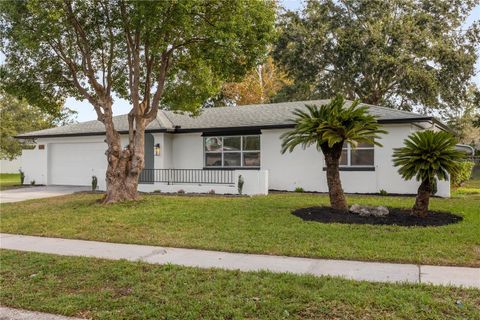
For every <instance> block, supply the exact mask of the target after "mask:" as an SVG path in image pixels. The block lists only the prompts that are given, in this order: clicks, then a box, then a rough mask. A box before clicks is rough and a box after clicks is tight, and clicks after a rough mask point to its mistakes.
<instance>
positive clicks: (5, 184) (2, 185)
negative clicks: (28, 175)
mask: <svg viewBox="0 0 480 320" xmlns="http://www.w3.org/2000/svg"><path fill="white" fill-rule="evenodd" d="M17 186H20V174H19V173H0V190H6V189H11V188H14V187H17Z"/></svg>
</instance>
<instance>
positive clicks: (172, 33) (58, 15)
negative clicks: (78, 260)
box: [0, 0, 275, 202]
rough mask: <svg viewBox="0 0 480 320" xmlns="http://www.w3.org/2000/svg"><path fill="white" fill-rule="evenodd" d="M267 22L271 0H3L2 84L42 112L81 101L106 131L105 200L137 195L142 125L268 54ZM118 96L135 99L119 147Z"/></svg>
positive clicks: (190, 106) (188, 107) (206, 93)
mask: <svg viewBox="0 0 480 320" xmlns="http://www.w3.org/2000/svg"><path fill="white" fill-rule="evenodd" d="M274 20H275V3H274V2H273V1H270V0H264V1H262V0H248V1H237V0H182V1H125V0H97V1H74V0H51V1H49V2H48V4H46V3H45V2H44V1H40V0H28V1H3V2H1V3H0V35H1V39H2V46H3V51H4V53H5V56H6V63H5V65H3V66H2V69H1V73H0V76H1V78H0V80H1V81H2V83H3V84H4V85H3V86H4V89H5V90H6V91H7V92H9V93H12V94H14V95H16V96H21V97H25V99H27V101H28V102H29V103H30V104H31V105H37V106H42V107H43V108H47V107H50V106H54V105H56V104H58V102H59V101H62V100H63V99H65V98H66V97H69V96H71V97H75V98H77V99H82V100H83V99H86V100H88V101H89V102H90V103H91V104H92V106H93V107H94V109H95V111H96V113H97V119H98V120H99V121H101V122H102V123H103V124H104V126H105V131H106V142H107V144H108V149H107V160H108V167H107V174H106V180H107V196H106V198H105V202H114V201H121V200H128V199H135V198H136V197H137V190H136V189H137V185H138V176H139V174H140V172H141V170H142V169H143V166H144V134H145V127H146V126H147V125H148V124H149V123H150V122H152V121H153V120H154V119H156V116H157V113H158V109H159V107H160V106H161V107H165V108H170V109H175V110H184V111H191V112H197V111H198V109H199V108H200V107H201V106H202V105H203V104H204V102H205V101H206V100H208V99H209V98H210V97H212V96H214V95H215V94H217V93H218V91H219V90H220V86H221V84H222V83H223V82H225V81H232V80H234V79H239V78H240V77H241V76H243V75H244V74H245V73H246V72H247V71H248V70H250V69H252V68H253V67H254V66H256V65H258V63H259V62H260V61H262V60H263V59H264V58H265V56H266V54H267V49H268V44H270V42H271V39H272V35H273V31H274ZM115 96H118V97H122V98H125V99H127V100H128V101H130V103H131V105H132V109H131V111H130V112H129V114H128V121H129V137H128V138H129V139H128V141H129V142H128V145H127V146H126V147H125V146H123V145H122V143H121V140H120V134H119V133H118V132H117V131H116V129H115V124H114V122H113V120H112V116H113V111H112V108H113V107H114V103H113V101H114V97H115Z"/></svg>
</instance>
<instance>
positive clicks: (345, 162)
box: [340, 150, 348, 166]
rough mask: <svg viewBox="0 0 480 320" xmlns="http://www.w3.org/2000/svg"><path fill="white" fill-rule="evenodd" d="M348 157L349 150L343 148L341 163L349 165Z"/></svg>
mask: <svg viewBox="0 0 480 320" xmlns="http://www.w3.org/2000/svg"><path fill="white" fill-rule="evenodd" d="M347 161H348V159H347V150H342V155H341V156H340V165H341V166H346V165H348V162H347Z"/></svg>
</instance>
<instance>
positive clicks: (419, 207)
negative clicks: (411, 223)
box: [412, 180, 432, 218]
mask: <svg viewBox="0 0 480 320" xmlns="http://www.w3.org/2000/svg"><path fill="white" fill-rule="evenodd" d="M431 193H432V184H431V183H430V180H423V181H422V183H421V184H420V186H419V187H418V192H417V198H416V199H415V204H414V205H413V208H412V214H413V215H416V216H418V217H422V218H425V217H426V216H427V214H428V204H429V202H430V195H431Z"/></svg>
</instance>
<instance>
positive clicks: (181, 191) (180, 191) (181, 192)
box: [177, 189, 185, 194]
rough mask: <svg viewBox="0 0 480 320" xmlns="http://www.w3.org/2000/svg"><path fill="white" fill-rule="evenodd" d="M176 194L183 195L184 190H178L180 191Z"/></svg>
mask: <svg viewBox="0 0 480 320" xmlns="http://www.w3.org/2000/svg"><path fill="white" fill-rule="evenodd" d="M177 193H179V194H185V190H183V189H180V190H178V191H177Z"/></svg>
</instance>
